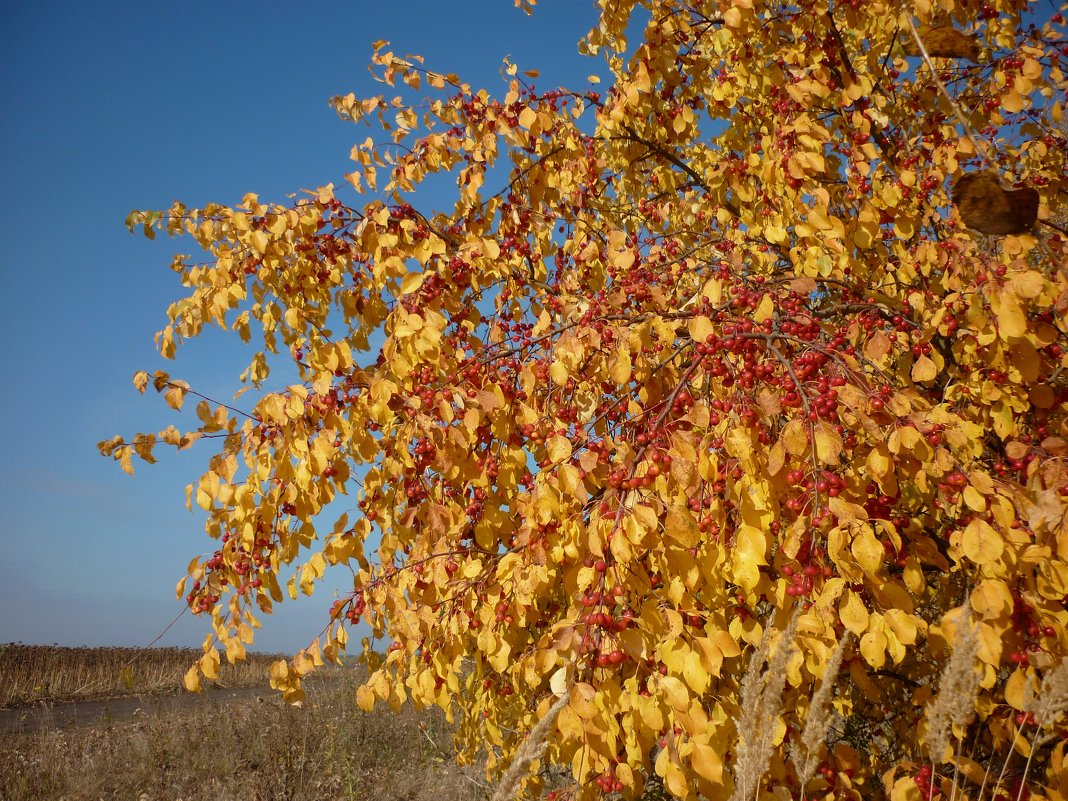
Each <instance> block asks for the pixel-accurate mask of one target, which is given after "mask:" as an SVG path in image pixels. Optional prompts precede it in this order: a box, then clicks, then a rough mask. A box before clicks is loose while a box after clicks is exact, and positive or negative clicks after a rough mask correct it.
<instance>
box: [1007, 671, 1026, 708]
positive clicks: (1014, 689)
mask: <svg viewBox="0 0 1068 801" xmlns="http://www.w3.org/2000/svg"><path fill="white" fill-rule="evenodd" d="M1028 683H1029V682H1028V678H1027V673H1026V672H1024V671H1023V670H1021V669H1020V668H1016V670H1014V671H1013V672H1012V675H1011V676H1009V680H1008V681H1006V682H1005V703H1007V704H1008V705H1009V706H1011V707H1012V708H1013V709H1017V710H1019V711H1021V712H1022V711H1024V710H1025V709H1027V707H1028V706H1029V705H1030V702H1031V698H1030V697H1029V696H1030V695H1031V693H1029V692H1028Z"/></svg>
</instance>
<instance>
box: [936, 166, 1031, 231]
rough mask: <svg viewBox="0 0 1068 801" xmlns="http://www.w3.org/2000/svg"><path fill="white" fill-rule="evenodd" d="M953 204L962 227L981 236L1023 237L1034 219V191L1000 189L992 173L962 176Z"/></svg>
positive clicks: (998, 182)
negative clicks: (1014, 235)
mask: <svg viewBox="0 0 1068 801" xmlns="http://www.w3.org/2000/svg"><path fill="white" fill-rule="evenodd" d="M953 202H954V203H955V204H956V206H957V211H959V212H960V216H961V219H962V220H964V224H965V225H967V226H968V227H969V228H973V229H975V230H976V231H979V232H980V233H984V234H993V235H1004V234H1024V233H1027V232H1028V231H1030V230H1031V226H1033V225H1034V224H1035V220H1037V219H1038V192H1036V191H1035V190H1034V189H1029V188H1026V187H1025V188H1023V189H1015V190H1013V189H1003V188H1002V187H1001V182H1000V181H999V180H998V176H997V173H995V172H993V171H983V172H976V173H968V174H967V175H962V176H961V177H960V179H959V180H958V181H957V183H956V184H955V185H954V187H953Z"/></svg>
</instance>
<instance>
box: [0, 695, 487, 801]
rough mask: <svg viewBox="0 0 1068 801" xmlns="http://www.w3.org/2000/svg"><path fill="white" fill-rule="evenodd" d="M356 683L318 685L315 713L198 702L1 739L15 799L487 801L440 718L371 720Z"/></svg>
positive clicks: (259, 702) (263, 702)
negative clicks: (455, 755)
mask: <svg viewBox="0 0 1068 801" xmlns="http://www.w3.org/2000/svg"><path fill="white" fill-rule="evenodd" d="M354 692H355V679H354V678H353V679H349V680H348V681H331V682H324V683H322V684H313V685H312V686H310V687H309V688H308V699H307V701H306V702H305V704H304V706H303V707H301V708H296V707H292V706H287V705H285V704H283V703H282V702H281V700H280V699H279V698H278V696H277V694H273V693H268V694H265V695H264V696H263V697H262V698H261V699H252V700H248V701H231V702H228V703H226V704H225V705H222V706H220V705H217V704H208V703H203V704H194V705H190V706H189V707H188V708H183V709H181V710H180V711H178V712H172V713H169V714H167V715H162V714H160V715H155V716H152V717H150V718H148V719H144V720H134V721H129V722H111V723H109V722H107V721H103V722H101V723H100V724H99V725H95V726H78V727H71V728H67V729H60V730H56V729H53V730H49V731H42V732H37V733H33V734H17V735H5V736H4V737H3V739H2V740H0V798H2V799H4V801H30V800H31V799H64V801H97V800H98V799H116V800H120V799H135V800H137V801H157V800H158V801H163V800H164V799H167V800H168V801H175V800H176V799H182V801H199V800H200V799H203V800H204V801H208V800H209V799H210V801H230V800H231V799H233V800H234V801H237V799H241V801H274V800H275V799H278V801H281V799H286V801H302V800H303V799H308V800H309V801H311V799H325V798H329V799H376V801H377V800H378V799H383V800H385V801H389V800H391V799H406V800H407V801H423V800H424V799H426V801H430V800H431V799H433V801H441V799H446V798H447V799H450V801H451V800H452V799H455V801H483V799H486V798H489V793H488V791H486V790H485V789H484V788H482V787H481V786H480V784H481V772H480V771H479V770H472V771H470V772H464V771H463V770H462V769H461V768H458V767H456V766H455V764H453V762H452V761H451V759H450V756H449V754H448V753H443V751H442V750H441V749H448V747H449V746H448V744H449V741H450V735H449V728H448V726H447V725H446V724H445V722H444V721H443V719H442V718H441V716H440V715H434V714H417V713H415V712H412V711H411V710H406V711H403V712H400V713H392V712H390V711H389V710H388V709H377V710H375V711H374V712H371V713H363V712H361V711H360V710H359V709H358V708H357V707H356V704H355V701H354Z"/></svg>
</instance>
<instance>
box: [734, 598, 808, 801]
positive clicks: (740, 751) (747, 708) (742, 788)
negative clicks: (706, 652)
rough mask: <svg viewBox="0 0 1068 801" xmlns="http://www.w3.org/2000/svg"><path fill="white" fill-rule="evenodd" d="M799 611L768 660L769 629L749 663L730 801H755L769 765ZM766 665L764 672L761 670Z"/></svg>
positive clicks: (743, 687) (795, 649)
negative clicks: (748, 800) (753, 800)
mask: <svg viewBox="0 0 1068 801" xmlns="http://www.w3.org/2000/svg"><path fill="white" fill-rule="evenodd" d="M801 611H802V610H801V606H800V605H798V607H797V608H796V609H795V610H794V614H793V615H792V616H791V617H790V622H789V624H788V625H787V626H786V630H785V631H783V633H782V636H781V637H780V638H779V643H778V645H777V647H776V648H775V652H774V653H773V654H770V658H769V651H770V643H769V640H770V636H771V628H770V627H769V628H768V629H767V630H766V631H765V632H764V637H763V638H762V639H761V641H760V645H759V646H758V647H757V649H756V650H755V651H754V652H753V655H752V657H750V659H749V667H748V669H747V670H746V672H745V676H744V677H743V679H742V686H741V691H740V695H741V708H742V714H741V719H740V720H739V721H738V732H739V735H740V736H739V739H738V746H737V748H736V749H735V752H736V756H737V760H736V762H735V767H734V793H733V794H732V795H731V798H730V801H747V799H750V798H755V797H756V791H757V788H758V787H759V785H760V780H761V778H762V777H763V776H764V773H765V772H767V769H768V765H769V764H770V763H771V757H772V753H773V752H774V747H775V746H774V737H775V723H776V721H777V720H778V717H779V713H780V712H782V693H783V689H784V688H785V687H786V666H787V665H788V664H789V663H790V659H791V658H792V657H793V655H794V653H795V652H796V651H797V646H796V645H794V635H795V634H796V633H797V623H798V620H799V619H800V617H801ZM765 663H767V670H764V669H763V668H764V665H765Z"/></svg>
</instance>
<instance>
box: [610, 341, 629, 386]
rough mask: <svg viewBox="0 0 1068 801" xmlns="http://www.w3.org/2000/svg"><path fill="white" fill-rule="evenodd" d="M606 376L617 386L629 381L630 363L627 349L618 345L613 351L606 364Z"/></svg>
mask: <svg viewBox="0 0 1068 801" xmlns="http://www.w3.org/2000/svg"><path fill="white" fill-rule="evenodd" d="M608 375H609V377H610V378H611V379H612V381H614V382H615V383H616V384H617V385H619V386H623V385H624V384H626V383H627V382H628V381H630V375H631V361H630V350H629V349H628V348H627V347H625V346H623V345H620V347H618V348H616V349H615V351H613V353H612V358H611V360H610V361H609V363H608Z"/></svg>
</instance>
